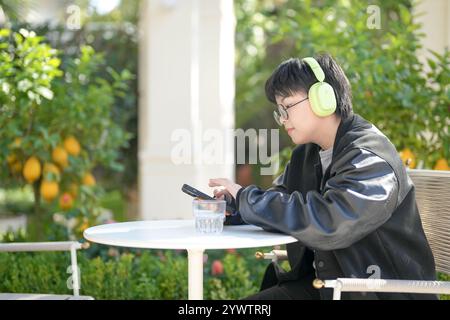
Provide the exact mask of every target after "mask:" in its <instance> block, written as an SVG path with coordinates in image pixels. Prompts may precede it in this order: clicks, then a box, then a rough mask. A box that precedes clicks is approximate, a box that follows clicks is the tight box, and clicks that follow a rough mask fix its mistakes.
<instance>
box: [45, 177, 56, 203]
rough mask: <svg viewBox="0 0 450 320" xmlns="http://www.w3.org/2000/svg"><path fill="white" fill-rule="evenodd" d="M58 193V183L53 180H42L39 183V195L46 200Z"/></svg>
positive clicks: (51, 198) (53, 197)
mask: <svg viewBox="0 0 450 320" xmlns="http://www.w3.org/2000/svg"><path fill="white" fill-rule="evenodd" d="M58 193H59V185H58V183H57V182H54V181H47V180H44V181H42V183H41V195H42V198H44V199H45V200H46V201H48V202H50V201H52V200H53V199H55V198H56V196H57V195H58Z"/></svg>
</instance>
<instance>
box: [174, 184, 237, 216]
mask: <svg viewBox="0 0 450 320" xmlns="http://www.w3.org/2000/svg"><path fill="white" fill-rule="evenodd" d="M181 190H182V191H183V192H184V193H186V194H188V195H190V196H191V197H194V198H199V199H203V200H217V199H216V198H213V197H211V196H208V195H207V194H205V193H203V192H201V191H199V190H197V189H195V188H194V187H191V186H190V185H188V184H183V186H182V187H181ZM224 200H225V202H226V206H227V207H226V210H227V211H228V212H230V213H233V212H235V211H236V208H235V206H233V201H232V199H228V197H226V196H225V199H224Z"/></svg>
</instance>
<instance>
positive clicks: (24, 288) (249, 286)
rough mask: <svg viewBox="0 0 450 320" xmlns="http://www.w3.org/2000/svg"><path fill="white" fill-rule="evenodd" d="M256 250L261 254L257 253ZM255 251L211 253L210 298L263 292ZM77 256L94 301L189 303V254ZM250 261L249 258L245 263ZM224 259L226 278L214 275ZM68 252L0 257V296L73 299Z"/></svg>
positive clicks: (83, 283) (206, 287)
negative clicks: (69, 296) (49, 295)
mask: <svg viewBox="0 0 450 320" xmlns="http://www.w3.org/2000/svg"><path fill="white" fill-rule="evenodd" d="M255 250H256V249H255ZM255 250H253V249H249V250H239V251H238V252H236V253H225V252H224V251H222V250H220V251H219V250H215V251H211V253H210V254H209V257H208V261H207V262H206V263H205V268H204V272H205V276H204V284H205V285H204V297H205V299H240V298H243V297H246V296H248V295H250V294H253V293H255V292H257V291H258V288H259V284H260V281H261V279H262V275H263V273H264V270H265V267H266V265H267V261H258V260H256V259H255V258H254V257H253V254H254V252H255ZM89 256H90V253H88V252H79V253H78V263H79V267H80V270H81V271H80V272H81V290H80V293H81V294H83V295H89V296H93V297H94V298H95V299H186V298H187V297H188V289H187V283H188V280H187V275H188V270H187V258H186V254H185V253H184V252H174V251H157V250H146V251H142V252H140V251H137V252H128V253H122V254H119V255H118V256H117V257H115V258H111V257H104V256H98V255H97V256H96V257H94V258H91V257H89ZM246 257H247V258H246ZM214 260H220V261H221V263H222V265H223V273H222V274H219V275H215V276H213V275H211V264H212V262H213V261H214ZM69 265H70V256H69V253H54V252H50V253H49V252H45V253H41V252H39V253H1V254H0V292H16V293H54V294H71V293H72V291H71V290H70V289H68V287H67V279H68V278H69V277H70V274H69V273H66V270H67V268H68V267H69Z"/></svg>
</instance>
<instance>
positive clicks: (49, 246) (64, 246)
mask: <svg viewBox="0 0 450 320" xmlns="http://www.w3.org/2000/svg"><path fill="white" fill-rule="evenodd" d="M72 248H73V249H75V250H78V249H87V248H89V243H88V242H86V243H79V242H77V241H54V242H15V243H0V252H19V251H28V252H32V251H70V250H71V249H72Z"/></svg>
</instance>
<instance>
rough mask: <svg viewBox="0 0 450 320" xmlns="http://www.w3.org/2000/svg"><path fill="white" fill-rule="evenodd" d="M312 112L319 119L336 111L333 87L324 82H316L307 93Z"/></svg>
mask: <svg viewBox="0 0 450 320" xmlns="http://www.w3.org/2000/svg"><path fill="white" fill-rule="evenodd" d="M308 96H309V102H310V105H311V109H312V110H313V112H314V113H315V114H316V115H317V116H319V117H326V116H329V115H331V114H333V113H334V112H335V111H336V95H335V94H334V90H333V87H332V86H330V85H329V84H328V83H326V82H317V83H315V84H313V85H312V86H311V88H310V89H309V92H308Z"/></svg>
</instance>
